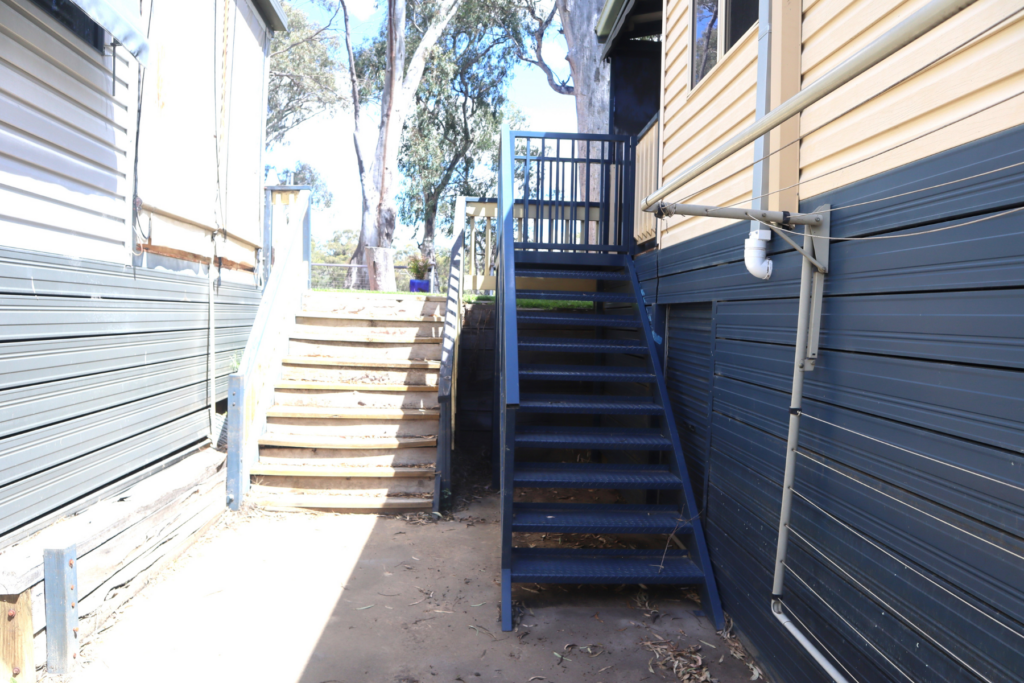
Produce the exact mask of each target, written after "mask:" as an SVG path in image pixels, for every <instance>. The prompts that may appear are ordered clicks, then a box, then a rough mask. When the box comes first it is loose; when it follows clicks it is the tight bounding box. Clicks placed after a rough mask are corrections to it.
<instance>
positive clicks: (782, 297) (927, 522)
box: [657, 126, 1024, 681]
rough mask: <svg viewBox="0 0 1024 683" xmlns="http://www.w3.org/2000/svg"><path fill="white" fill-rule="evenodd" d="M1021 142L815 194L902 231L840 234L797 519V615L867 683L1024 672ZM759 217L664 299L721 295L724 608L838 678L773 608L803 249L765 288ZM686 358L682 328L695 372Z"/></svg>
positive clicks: (847, 225)
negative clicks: (754, 254) (759, 266)
mask: <svg viewBox="0 0 1024 683" xmlns="http://www.w3.org/2000/svg"><path fill="white" fill-rule="evenodd" d="M1020 149H1024V126H1021V127H1018V128H1016V129H1013V130H1011V131H1006V132H1004V133H1001V134H999V135H995V136H991V137H989V138H986V139H984V140H981V141H978V142H976V143H972V144H970V145H965V146H963V147H960V148H956V149H954V150H950V151H949V152H945V153H943V154H940V155H936V156H935V157H932V158H929V159H925V160H922V161H921V162H915V163H914V164H910V165H908V166H905V167H902V168H899V169H896V170H894V171H892V172H890V173H887V174H884V175H882V176H878V177H875V178H869V179H867V180H865V181H862V182H860V183H856V184H854V185H850V186H848V187H845V188H840V189H839V190H837V191H835V192H833V193H831V194H830V195H828V196H823V197H814V198H810V199H807V200H805V201H804V202H802V207H801V208H802V209H803V210H811V209H813V208H815V207H816V206H819V205H821V204H825V203H829V204H831V205H832V206H833V207H840V208H839V209H838V210H835V211H834V212H833V214H832V234H833V235H834V236H844V235H845V236H877V235H880V234H884V235H886V236H888V235H899V236H901V238H900V239H881V240H865V241H851V242H841V241H840V242H834V243H833V244H832V252H831V259H830V272H829V275H828V277H827V279H826V289H825V293H826V299H825V302H824V305H823V320H822V336H821V349H822V350H821V354H820V357H819V361H818V363H817V366H816V369H815V370H814V371H813V372H812V373H810V374H808V375H807V377H806V382H805V400H804V415H805V417H804V418H803V419H802V421H801V439H800V452H801V454H802V455H801V456H800V457H799V460H798V465H797V476H796V484H795V486H794V491H795V492H796V501H795V503H794V516H793V520H792V522H791V525H790V528H791V545H790V556H789V558H788V561H787V582H786V587H787V588H786V596H787V597H786V603H787V605H789V606H790V607H791V608H792V610H793V612H794V614H795V615H796V616H797V617H799V619H800V620H801V621H802V622H803V623H804V624H805V632H808V633H812V634H814V636H816V637H817V638H819V639H820V642H821V643H822V644H824V646H825V647H826V648H827V649H828V650H829V652H831V653H832V654H833V655H834V656H835V657H836V658H837V660H838V661H839V663H840V664H842V665H843V666H845V667H846V668H847V669H848V670H849V671H850V672H852V674H853V677H854V678H856V679H857V680H862V681H906V680H915V681H916V680H920V681H925V680H971V681H975V680H989V681H1018V680H1020V673H1019V672H1020V671H1022V670H1024V654H1022V653H1024V648H1022V647H1021V645H1022V644H1024V388H1022V387H1024V372H1022V369H1024V353H1022V352H1024V341H1022V340H1024V240H1021V220H1022V219H1021V214H1011V215H1007V216H998V217H995V218H990V217H992V216H995V215H997V214H998V213H1000V212H1001V211H1004V210H1006V209H1008V208H1012V207H1015V206H1021V205H1022V204H1024V182H1022V181H1024V167H1017V168H1014V169H1005V170H997V169H999V168H1000V167H1002V166H1006V165H1009V164H1010V163H1012V162H1018V161H1020V152H1019V150H1020ZM978 174H984V175H978ZM970 175H977V177H976V178H972V179H971V180H969V181H967V182H964V183H953V184H948V185H944V186H943V187H939V188H932V189H926V190H925V191H921V192H918V191H917V190H920V189H922V188H931V186H933V185H939V184H943V183H949V182H950V181H955V180H957V179H959V178H964V177H966V176H970ZM896 194H900V195H902V196H901V197H892V198H890V199H886V200H885V201H880V202H874V201H872V203H870V204H862V202H866V201H871V200H873V199H876V198H879V197H890V195H896ZM849 204H861V205H860V206H856V207H852V206H851V207H850V208H841V207H843V206H846V205H849ZM981 218H985V219H988V220H984V221H982V222H977V223H974V224H972V225H969V226H964V227H957V228H953V229H949V230H942V231H938V232H929V231H934V230H935V229H936V228H943V227H948V226H955V225H958V224H959V223H963V222H966V221H971V220H977V219H981ZM745 227H746V226H745V225H743V224H737V225H735V226H732V227H731V228H726V229H724V230H720V231H717V232H716V233H712V234H711V235H707V236H704V237H701V238H698V239H696V240H691V241H689V242H686V243H684V244H681V245H676V246H674V247H670V248H669V249H666V250H664V251H662V252H661V253H660V254H659V259H658V276H659V283H658V290H657V291H658V303H659V304H673V305H676V304H679V303H683V302H692V303H693V304H699V302H710V301H717V304H716V305H715V309H714V310H715V315H714V318H713V329H714V331H715V332H714V334H715V341H714V346H713V350H714V354H713V360H714V376H713V413H712V416H711V420H710V422H711V425H710V448H709V449H708V455H707V460H708V471H709V474H710V478H709V488H708V503H707V513H706V514H707V522H706V528H707V533H708V542H709V547H710V549H711V553H712V559H713V561H714V563H715V566H716V578H717V579H718V583H719V586H720V588H721V592H722V597H723V604H724V605H725V607H726V609H727V610H728V611H729V612H730V613H731V614H732V615H733V617H734V618H735V619H736V623H737V627H738V628H739V629H740V630H741V631H743V632H744V633H745V634H746V635H747V637H748V638H749V639H750V640H751V641H752V644H753V646H754V649H755V650H756V651H757V653H758V654H759V655H760V656H761V661H763V662H764V663H765V664H766V665H768V666H769V667H770V669H771V671H772V672H773V673H774V674H775V675H776V676H778V678H780V679H782V680H787V681H797V680H807V681H825V680H826V677H825V676H824V674H823V672H821V671H820V670H818V669H817V667H816V666H815V665H813V664H811V663H809V662H808V661H807V660H806V655H805V654H804V653H803V651H802V650H801V648H800V647H799V646H798V645H797V644H796V643H795V642H794V641H793V639H792V638H791V637H790V636H789V635H788V634H786V633H785V632H783V631H782V630H781V629H780V627H779V625H778V624H777V622H775V620H774V619H773V618H772V617H771V614H770V607H769V601H770V596H771V586H770V582H771V575H772V571H773V566H774V556H775V544H776V537H777V524H778V510H779V501H780V498H781V479H782V468H783V464H784V461H785V437H786V426H787V421H788V419H789V415H788V406H789V400H790V397H789V392H790V388H791V382H792V364H793V346H792V345H793V342H794V337H795V327H796V302H795V300H794V298H793V297H795V294H796V285H797V277H798V270H797V269H798V267H799V258H798V256H797V255H796V254H795V253H794V252H793V251H792V250H786V249H783V248H781V246H779V245H778V244H775V245H774V247H775V248H776V251H775V253H774V255H773V258H774V260H775V273H774V274H773V276H772V279H771V280H770V281H769V282H767V283H764V282H759V281H757V280H754V279H753V278H751V277H750V276H749V274H747V273H746V270H745V268H744V266H743V263H742V239H743V236H744V234H743V233H745V231H746V230H745ZM904 235H906V237H902V236H904ZM774 242H779V240H773V243H774ZM673 353H676V354H678V353H680V350H678V349H675V348H673V347H672V345H671V336H670V347H669V354H670V356H669V363H670V365H672V364H673V363H676V362H686V361H685V360H683V361H674V360H673V358H672V354H673ZM669 384H670V391H674V392H677V393H682V392H686V391H688V390H690V389H689V387H687V383H686V380H685V379H683V378H681V377H676V378H673V377H669ZM812 418H816V419H812Z"/></svg>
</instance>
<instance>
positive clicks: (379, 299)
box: [250, 292, 445, 512]
mask: <svg viewBox="0 0 1024 683" xmlns="http://www.w3.org/2000/svg"><path fill="white" fill-rule="evenodd" d="M444 309H445V297H443V296H423V295H386V294H371V293H367V294H334V293H327V292H308V293H306V294H305V298H304V300H303V306H302V310H301V312H300V313H299V314H298V315H296V317H295V324H294V327H293V329H292V331H291V334H290V335H289V348H288V352H287V355H286V357H285V358H284V360H283V362H282V367H281V368H280V370H281V372H280V380H278V382H277V384H276V386H275V387H274V405H273V407H272V408H270V409H269V410H268V412H267V428H266V431H265V432H264V434H263V436H262V437H261V438H260V440H259V461H258V462H257V463H256V464H255V466H254V467H253V468H252V469H251V472H250V474H251V483H252V498H253V500H254V501H255V502H256V504H258V505H261V506H265V507H270V508H276V509H290V508H306V509H310V508H312V509H321V510H335V511H338V512H378V511H382V510H386V511H388V512H410V511H421V510H431V509H432V508H433V504H434V500H433V498H434V494H435V492H434V489H435V465H436V462H437V434H438V420H439V416H440V411H439V408H438V402H437V382H438V373H439V371H440V366H441V363H440V359H441V335H442V330H443V327H444V312H445V310H444Z"/></svg>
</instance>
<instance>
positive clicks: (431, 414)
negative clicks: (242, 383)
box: [267, 406, 441, 421]
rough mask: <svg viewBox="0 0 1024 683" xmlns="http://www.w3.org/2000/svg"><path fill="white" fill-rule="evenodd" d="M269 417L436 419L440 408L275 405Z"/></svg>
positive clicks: (268, 412)
mask: <svg viewBox="0 0 1024 683" xmlns="http://www.w3.org/2000/svg"><path fill="white" fill-rule="evenodd" d="M267 417H298V418H301V417H309V418H315V419H321V420H322V419H331V420H368V421H369V420H436V419H440V417H441V411H440V410H439V409H434V410H430V409H424V408H335V407H332V406H274V407H273V408H270V409H269V410H268V411H267Z"/></svg>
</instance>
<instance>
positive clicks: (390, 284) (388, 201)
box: [340, 0, 461, 290]
mask: <svg viewBox="0 0 1024 683" xmlns="http://www.w3.org/2000/svg"><path fill="white" fill-rule="evenodd" d="M460 1H461V0H388V2H387V12H386V18H385V21H384V25H383V27H382V33H383V36H381V37H378V39H376V40H372V41H370V42H369V43H368V44H364V45H362V46H360V47H359V55H358V57H357V55H356V51H355V50H354V49H353V45H352V36H351V31H350V28H349V18H348V8H347V7H346V5H345V0H340V3H341V12H342V17H343V19H344V26H345V41H344V42H345V48H346V50H347V57H348V59H347V67H348V80H349V85H350V89H351V98H352V107H351V113H352V123H353V131H354V132H353V136H352V137H353V143H354V145H355V151H356V163H357V166H358V171H359V182H360V187H361V190H362V206H361V214H362V219H361V225H360V232H359V244H358V246H357V248H356V253H355V255H354V256H353V262H355V263H366V249H367V248H369V247H390V246H391V241H392V238H393V237H394V234H395V226H396V219H397V208H396V198H397V190H398V188H397V186H396V181H397V172H398V154H399V150H400V148H401V137H402V130H403V128H404V127H405V123H406V120H407V119H408V118H409V117H410V116H411V115H412V114H413V112H414V109H415V95H416V92H417V91H418V90H419V88H420V83H421V81H422V80H423V74H424V71H425V70H426V69H427V67H428V66H432V65H433V64H434V62H435V61H436V57H437V55H438V53H439V51H438V50H436V49H435V48H436V47H437V43H438V41H439V40H440V39H441V36H442V35H443V33H444V31H445V29H446V28H447V27H448V24H449V22H450V21H451V20H452V17H454V16H455V13H456V12H457V11H458V9H459V4H460ZM410 9H411V11H409V10H410ZM408 50H411V51H412V54H411V56H409V55H408ZM381 53H382V56H383V60H378V59H376V58H375V57H377V56H378V55H380V54H381ZM381 67H382V68H381ZM367 100H370V101H372V102H373V104H374V105H375V106H373V107H372V108H371V107H364V102H365V101H367ZM364 109H366V110H367V111H365V112H364ZM364 114H365V115H364ZM364 124H368V125H371V126H375V127H376V136H375V138H376V139H375V140H372V141H371V140H369V139H368V138H366V137H364V129H363V126H364ZM371 142H372V143H373V144H372V145H371V144H370V143H371ZM380 254H381V255H382V256H383V257H384V261H382V265H383V266H384V267H383V268H380V269H375V270H374V275H375V277H374V278H372V279H371V282H370V286H371V288H373V289H385V290H391V289H394V288H395V283H394V271H393V270H392V267H391V266H392V264H391V263H390V262H388V261H387V252H384V251H382V252H380Z"/></svg>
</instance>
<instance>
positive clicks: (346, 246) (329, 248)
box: [313, 230, 359, 263]
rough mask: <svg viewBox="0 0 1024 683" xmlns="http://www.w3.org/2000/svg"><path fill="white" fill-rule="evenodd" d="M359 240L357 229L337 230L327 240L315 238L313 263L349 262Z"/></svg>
mask: <svg viewBox="0 0 1024 683" xmlns="http://www.w3.org/2000/svg"><path fill="white" fill-rule="evenodd" d="M358 242H359V232H358V231H356V230H337V231H335V233H334V235H332V236H331V238H330V239H329V240H327V241H326V242H317V241H316V240H313V263H348V262H349V261H350V260H351V259H352V254H354V253H355V250H356V244H357V243H358Z"/></svg>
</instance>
